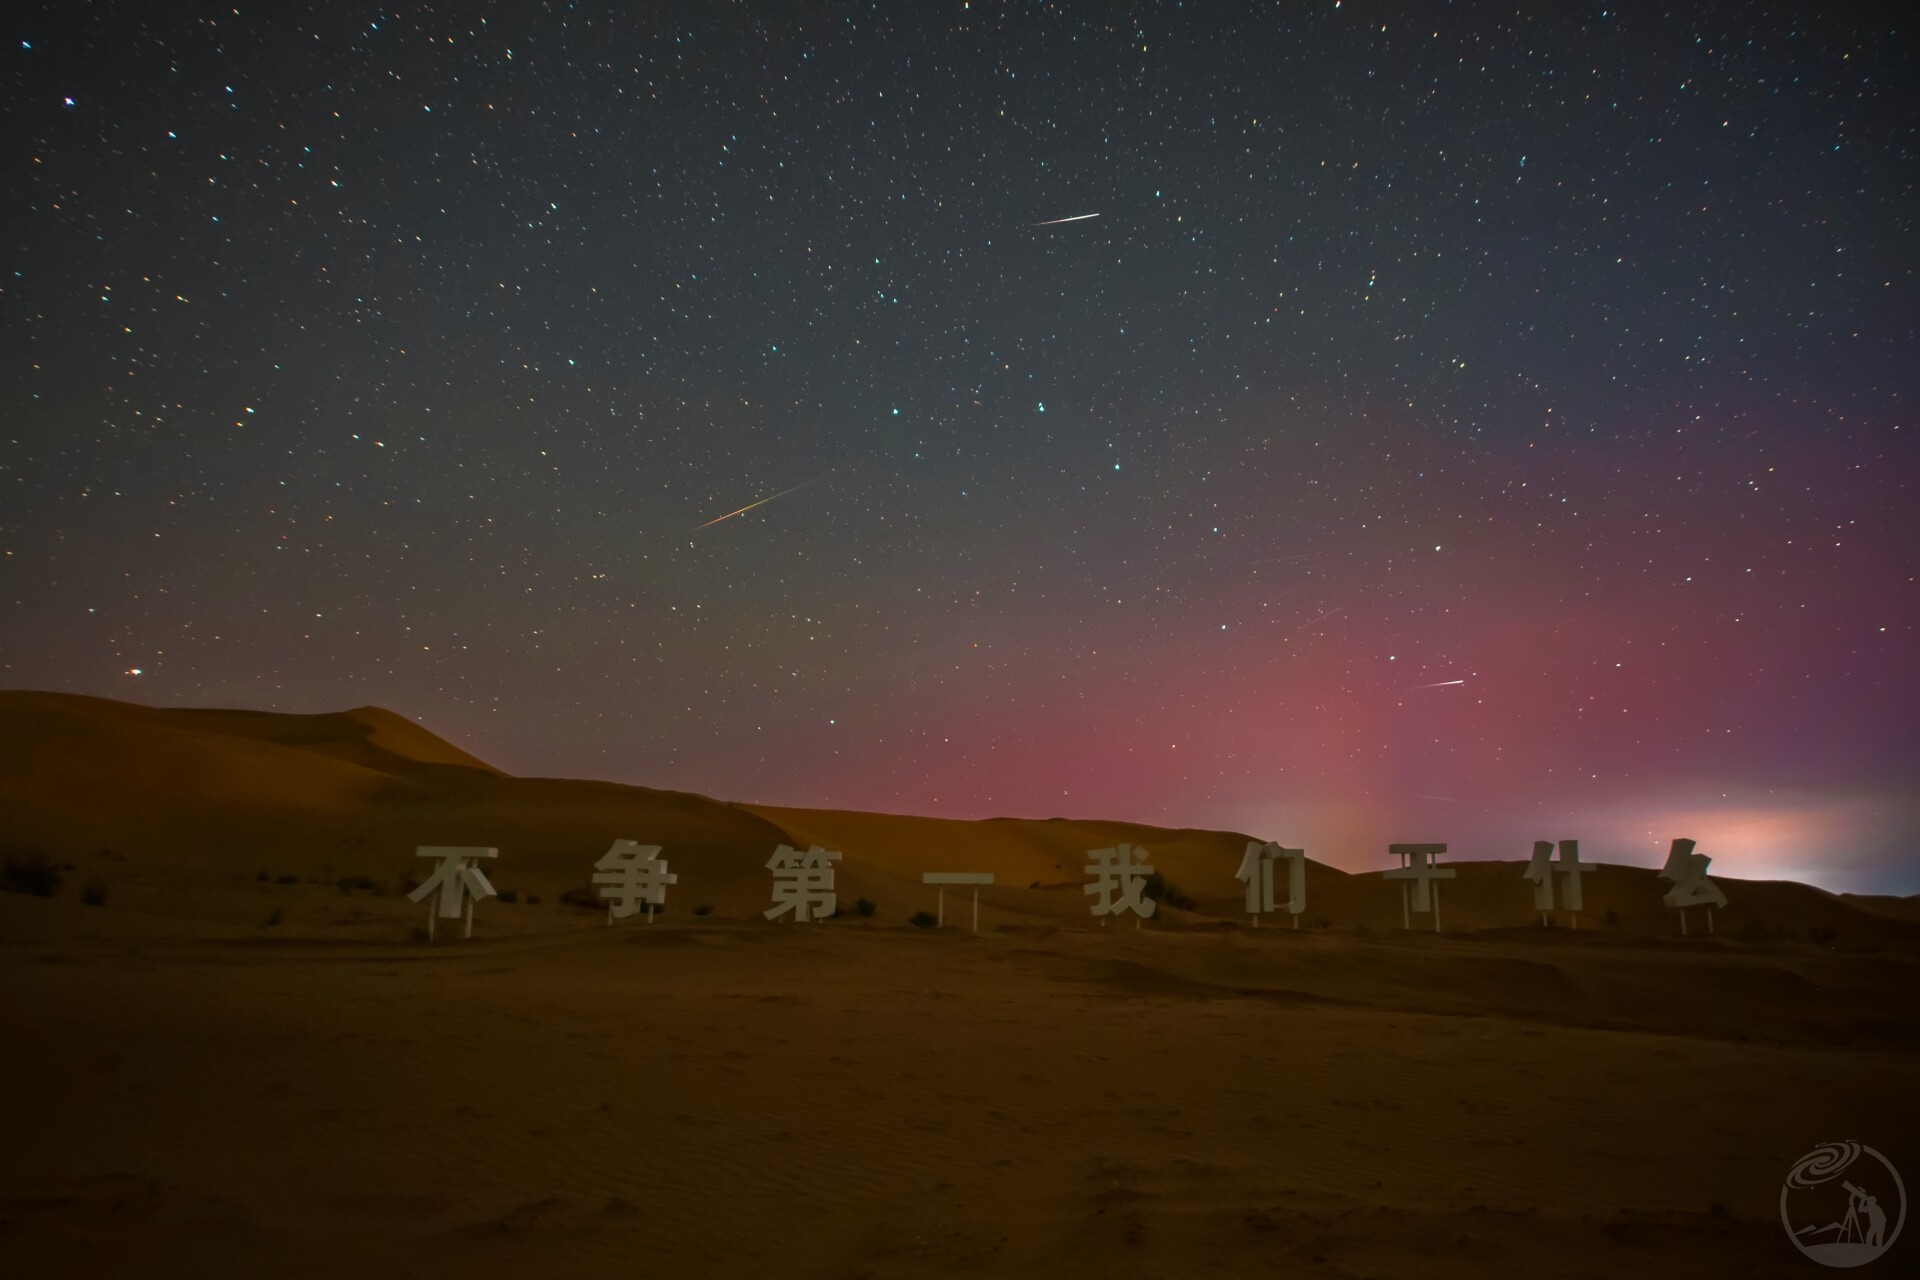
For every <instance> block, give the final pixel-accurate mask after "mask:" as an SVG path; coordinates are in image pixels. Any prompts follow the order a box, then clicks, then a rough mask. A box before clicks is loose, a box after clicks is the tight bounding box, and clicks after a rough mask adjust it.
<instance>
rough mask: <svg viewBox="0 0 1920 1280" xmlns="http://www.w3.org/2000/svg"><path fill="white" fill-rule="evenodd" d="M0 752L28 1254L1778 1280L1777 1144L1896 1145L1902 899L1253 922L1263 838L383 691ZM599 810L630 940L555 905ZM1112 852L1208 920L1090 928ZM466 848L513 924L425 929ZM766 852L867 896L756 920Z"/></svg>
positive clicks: (136, 719)
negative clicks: (700, 769)
mask: <svg viewBox="0 0 1920 1280" xmlns="http://www.w3.org/2000/svg"><path fill="white" fill-rule="evenodd" d="M0 730H4V732H0V752H3V753H4V757H0V804H4V814H5V817H4V822H5V831H4V836H3V837H0V838H4V840H5V841H7V842H8V843H9V844H10V845H11V846H13V848H14V850H15V851H16V852H18V851H19V850H20V849H23V848H25V849H38V850H42V851H45V852H47V853H49V854H50V855H51V856H52V858H53V859H54V860H55V862H56V864H65V865H66V866H67V867H68V868H69V869H68V870H66V871H65V872H64V879H63V883H62V885H61V886H60V888H59V890H58V891H57V892H56V893H55V894H54V895H53V896H51V897H37V896H30V895H25V894H21V893H0V1025H4V1026H6V1027H7V1029H8V1034H9V1041H8V1043H9V1052H7V1053H6V1054H4V1055H0V1096H5V1097H7V1098H8V1099H9V1100H10V1101H11V1102H12V1103H13V1106H12V1107H11V1109H10V1111H9V1116H8V1121H9V1123H8V1129H7V1135H6V1142H5V1143H4V1144H0V1265H4V1266H5V1268H6V1270H7V1274H9V1275H23V1276H61V1277H68V1276H94V1275H100V1276H119V1275H127V1274H140V1275H145V1276H155V1277H168V1276H183V1277H184V1276H195V1277H200V1276H208V1275H258V1274H265V1273H272V1274H287V1275H294V1276H305V1275H313V1276H334V1275H347V1274H351V1275H356V1276H360V1277H368V1276H388V1275H392V1276H428V1275H458V1276H465V1277H494V1276H499V1277H509V1276H523V1275H547V1274H563V1273H564V1274H603V1273H604V1274H620V1275H632V1274H640V1275H661V1276H676V1277H678V1276H732V1275H778V1276H787V1275H795V1276H821V1277H851V1276H864V1277H921V1276H943V1275H1033V1276H1047V1277H1055V1276H1079V1275H1086V1276H1100V1277H1115V1276H1164V1275H1188V1274H1192V1275H1209V1276H1213V1275H1250V1274H1267V1273H1275V1274H1295V1273H1307V1274H1317V1275H1326V1276H1371V1275H1419V1276H1453V1275H1460V1276H1467V1275H1476V1276H1477V1275H1487V1274H1501V1275H1507V1274H1549V1275H1624V1274H1649V1275H1663V1274H1673V1275H1689V1276H1691V1275H1696V1274H1701V1273H1706V1274H1729V1275H1733V1274H1737V1275H1742V1276H1751V1275H1771V1274H1795V1275H1804V1274H1808V1271H1807V1265H1808V1264H1806V1263H1805V1261H1804V1260H1803V1259H1801V1258H1800V1256H1799V1255H1798V1254H1797V1253H1795V1252H1794V1251H1793V1249H1792V1247H1791V1245H1790V1244H1789V1243H1788V1242H1787V1240H1786V1237H1785V1235H1784V1233H1783V1232H1782V1230H1781V1228H1780V1226H1779V1223H1778V1221H1777V1218H1776V1216H1775V1215H1776V1213H1777V1198H1778V1194H1779V1184H1780V1178H1781V1176H1782V1175H1783V1174H1784V1171H1785V1170H1786V1169H1787V1168H1788V1167H1789V1166H1790V1165H1791V1163H1792V1162H1793V1161H1794V1160H1795V1159H1797V1158H1798V1157H1799V1156H1800V1155H1802V1154H1803V1153H1804V1152H1805V1151H1807V1150H1808V1149H1809V1148H1811V1147H1812V1146H1813V1145H1814V1144H1815V1143H1818V1142H1822V1141H1829V1140H1832V1139H1834V1138H1836V1137H1856V1138H1858V1139H1860V1140H1862V1141H1865V1142H1868V1143H1869V1144H1871V1145H1874V1146H1876V1147H1877V1148H1879V1149H1881V1150H1883V1151H1886V1152H1888V1153H1889V1154H1890V1155H1891V1156H1892V1157H1893V1158H1894V1159H1895V1160H1896V1162H1897V1163H1904V1164H1905V1166H1906V1167H1907V1168H1908V1169H1909V1170H1912V1169H1914V1168H1916V1167H1920V1102H1916V1100H1920V1065H1917V1064H1920V1056H1916V1052H1915V1051H1916V1049H1920V1009H1916V1007H1915V1006H1914V1004H1913V1002H1912V1001H1911V999H1910V998H1908V993H1909V992H1910V991H1911V989H1912V987H1913V985H1914V982H1915V979H1916V977H1920V946H1916V937H1920V920H1916V919H1915V914H1916V913H1914V912H1913V911H1912V910H1911V903H1910V901H1908V900H1900V899H1863V898H1853V897H1844V898H1843V897H1836V896H1834V895H1831V894H1827V893H1824V892H1822V891H1820V890H1817V889H1813V888H1810V887H1808V886H1805V885H1797V884H1782V883H1761V882H1742V881H1737V880H1723V883H1724V884H1725V885H1726V888H1727V892H1728V894H1729V897H1730V898H1731V899H1732V905H1731V906H1730V907H1729V908H1728V909H1727V910H1726V911H1724V912H1722V913H1720V916H1719V919H1718V920H1717V921H1716V926H1717V931H1716V933H1715V935H1714V936H1713V937H1711V938H1706V937H1700V936H1694V937H1690V938H1686V939H1682V938H1680V937H1678V936H1677V935H1676V932H1675V929H1674V922H1673V920H1672V918H1671V913H1669V912H1666V911H1665V910H1664V909H1663V908H1662V907H1661V906H1660V904H1659V894H1660V891H1661V889H1662V887H1663V886H1662V885H1661V884H1660V883H1659V882H1657V881H1656V880H1655V879H1654V877H1653V873H1652V872H1650V871H1648V870H1645V869H1643V868H1633V867H1619V866H1606V865H1603V866H1602V867H1601V868H1600V870H1599V871H1597V872H1596V873H1595V874H1593V875H1592V876H1590V877H1588V881H1587V885H1586V892H1587V899H1588V909H1587V911H1586V912H1585V915H1584V919H1583V920H1582V921H1581V922H1580V923H1581V927H1580V928H1579V929H1577V930H1576V929H1570V928H1567V927H1565V926H1566V925H1567V924H1568V923H1569V922H1568V921H1567V920H1566V919H1565V918H1564V917H1563V918H1562V919H1561V921H1560V922H1559V923H1560V927H1556V928H1553V929H1550V930H1543V929H1540V928H1538V927H1537V925H1536V923H1535V920H1534V915H1533V911H1532V906H1531V902H1532V897H1531V890H1530V887H1529V886H1527V885H1526V884H1525V883H1524V882H1523V881H1521V880H1520V878H1519V872H1520V868H1521V865H1522V864H1521V863H1519V862H1517V861H1505V862H1474V861H1463V862H1458V863H1455V864H1454V865H1455V866H1456V868H1457V870H1458V873H1459V876H1458V879H1457V880H1455V881H1453V882H1451V883H1449V884H1447V885H1446V886H1445V888H1444V889H1443V891H1442V893H1443V896H1442V909H1443V913H1444V919H1445V922H1446V924H1447V928H1448V932H1447V933H1445V934H1442V935H1438V936H1436V935H1434V934H1432V933H1430V932H1424V931H1423V928H1424V926H1425V924H1426V921H1425V920H1424V919H1419V918H1416V925H1417V926H1420V927H1416V929H1414V930H1413V931H1402V930H1401V929H1400V928H1399V924H1400V907H1399V894H1398V888H1397V886H1396V885H1393V884H1391V883H1388V882H1385V881H1382V880H1381V879H1380V877H1379V875H1378V873H1371V874H1364V875H1349V874H1346V873H1343V872H1341V871H1339V870H1337V869H1335V868H1332V867H1328V866H1324V865H1319V864H1315V865H1314V866H1313V867H1312V868H1311V870H1310V880H1309V886H1310V887H1309V894H1310V899H1311V901H1310V910H1309V912H1308V913H1307V918H1306V921H1307V926H1308V927H1306V928H1302V929H1300V930H1298V931H1295V930H1292V929H1288V928H1275V927H1272V926H1273V924H1274V923H1275V922H1271V921H1270V922H1269V924H1268V927H1264V928H1261V929H1259V930H1254V929H1251V928H1249V927H1247V923H1246V922H1245V920H1244V918H1243V917H1242V915H1241V910H1240V906H1241V893H1240V887H1239V885H1238V884H1237V882H1235V881H1234V880H1233V879H1232V873H1233V870H1234V869H1235V867H1236V866H1237V865H1238V861H1239V855H1240V852H1241V850H1242V848H1243V847H1244V844H1245V841H1246V839H1247V836H1246V835H1244V834H1241V833H1233V832H1215V831H1199V830H1163V829H1159V828H1153V827H1142V826H1133V825H1129V824H1123V823H1110V822H1097V821H1081V820H1051V821H1025V820H1017V819H996V820H991V821H984V822H956V821H949V820H944V819H930V818H915V817H903V816H897V815H884V814H869V813H851V812H839V811H829V810H807V809H791V808H773V807H763V806H752V805H740V804H731V803H727V802H723V801H718V800H713V799H708V798H706V797H703V796H697V795H688V794H684V793H677V792H668V791H655V790H649V789H647V788H642V787H628V786H616V785H613V784H608V783H596V782H579V781H566V780H558V779H540V778H515V777H510V776H508V775H505V774H502V773H500V772H499V771H497V770H494V769H491V768H489V767H488V766H486V765H485V764H484V763H482V762H480V761H478V760H475V759H473V758H472V757H470V756H467V755H465V754H464V753H462V752H460V751H458V750H457V749H456V748H453V747H451V746H449V745H448V744H446V743H443V742H441V741H440V740H439V739H437V738H435V737H433V736H432V735H431V734H429V733H427V732H426V731H425V730H423V729H420V728H419V727H417V726H415V725H412V724H410V723H408V722H407V721H405V720H404V719H402V718H400V717H397V716H392V715H391V714H389V713H386V712H381V711H379V710H378V709H372V708H367V709H361V710H357V711H352V712H345V713H340V714H337V715H322V716H279V715H268V714H262V713H250V712H200V711H173V710H156V709H152V708H145V707H135V706H130V705H128V704H123V703H115V702H108V701H103V700H99V699H88V698H76V697H69V696H64V695H52V694H29V693H9V694H0ZM1255 834H1263V833H1255ZM1274 834H1284V833H1274ZM1421 834H1426V833H1421ZM617 836H631V837H638V838H641V839H645V840H649V841H653V842H657V843H660V844H662V845H664V846H666V848H667V850H668V854H667V856H668V858H669V860H670V861H671V862H672V864H673V866H674V867H675V869H676V870H677V871H678V872H679V873H680V874H681V883H680V885H679V886H678V887H677V888H676V889H675V891H674V895H673V897H671V898H670V899H669V909H668V911H667V913H666V914H665V915H664V916H663V917H662V918H661V920H660V921H659V922H658V923H655V924H652V925H645V924H639V923H628V924H625V925H623V926H622V927H620V928H606V927H604V925H603V922H602V918H601V916H600V915H599V914H598V913H597V912H596V911H595V910H593V909H592V908H591V907H588V908H585V909H583V908H580V907H575V906H569V905H566V904H565V903H563V902H562V901H560V895H561V894H562V893H563V892H564V891H565V890H567V889H569V888H574V887H577V886H582V885H585V884H586V882H587V880H588V876H589V867H590V864H591V861H592V859H593V858H594V857H596V856H597V855H598V854H599V853H600V852H601V851H603V850H604V849H605V848H606V846H607V843H608V842H609V841H610V840H611V839H613V838H614V837H617ZM1121 841H1126V842H1131V843H1137V844H1141V845H1143V846H1145V847H1146V848H1147V849H1148V850H1149V852H1150V855H1151V857H1152V859H1153V861H1154V862H1155V864H1156V865H1157V866H1159V867H1160V869H1161V870H1162V871H1163V872H1164V873H1165V874H1166V875H1167V876H1168V877H1169V878H1170V879H1171V880H1172V881H1173V882H1175V883H1176V884H1177V885H1179V886H1180V887H1181V888H1182V889H1184V890H1185V891H1186V892H1187V893H1188V894H1190V895H1191V896H1192V898H1193V899H1194V907H1193V909H1192V910H1173V909H1170V908H1169V909H1166V910H1164V911H1162V912H1161V913H1160V914H1159V915H1158V916H1157V917H1156V918H1155V920H1154V921H1153V923H1152V926H1151V927H1149V928H1147V929H1144V930H1139V931H1136V930H1134V929H1132V928H1128V927H1122V928H1117V929H1116V928H1107V929H1101V928H1098V927H1093V926H1092V922H1091V921H1090V919H1089V917H1088V915H1087V912H1086V905H1087V902H1086V898H1085V895H1084V894H1083V893H1082V892H1081V885H1082V882H1083V877H1082V874H1081V870H1080V868H1081V867H1082V866H1083V865H1084V861H1085V853H1086V850H1087V849H1089V848H1094V847H1100V846H1105V845H1110V844H1113V843H1116V842H1121ZM466 842H472V843H484V844H489V845H495V846H497V847H499V848H500V849H501V853H502V856H501V858H500V862H499V866H498V868H497V869H496V874H495V880H496V883H498V884H499V885H500V886H501V887H502V888H504V889H510V890H512V891H514V893H515V896H516V898H517V900H516V901H514V902H511V903H509V902H504V901H490V902H488V903H486V904H485V905H484V906H483V908H482V909H481V912H480V929H479V931H478V934H477V935H476V937H475V938H474V939H473V940H472V941H471V942H454V941H449V940H447V939H444V938H443V940H442V941H441V942H440V943H438V944H432V945H429V944H425V943H422V942H419V941H414V940H411V938H410V935H411V933H412V931H413V929H414V928H415V927H416V926H417V925H418V923H419V922H420V919H421V915H420V911H419V909H417V908H416V907H414V906H413V905H412V904H410V903H408V902H406V901H405V899H404V898H403V897H402V896H401V894H400V889H401V882H402V878H403V877H404V876H405V875H406V874H408V873H409V872H410V871H413V870H414V869H415V859H414V858H413V848H414V846H415V845H416V844H421V843H466ZM781 842H787V843H793V844H797V845H805V844H809V843H813V842H818V843H820V844H823V845H828V846H831V847H834V848H838V849H841V850H843V851H844V852H845V855H846V861H845V864H844V872H843V876H842V883H841V888H842V896H843V899H845V900H847V901H849V902H850V901H851V900H852V899H853V898H854V897H856V896H860V897H866V898H868V899H869V900H871V901H873V902H874V903H876V904H877V910H876V912H875V914H874V915H873V916H872V917H871V918H866V917H861V916H858V915H855V914H853V913H851V912H848V913H846V914H843V915H842V916H841V917H840V918H839V919H836V920H832V921H828V922H825V923H821V924H817V925H810V926H806V927H798V926H792V925H773V924H768V923H766V922H765V921H763V920H762V919H760V916H759V912H760V909H761V908H762V907H763V906H764V905H765V904H766V902H767V875H766V872H765V869H764V866H763V864H764V862H765V860H766V857H767V855H768V853H769V852H770V851H771V849H772V848H773V846H774V845H776V844H778V843H781ZM1382 852H1383V853H1384V851H1382ZM1381 861H1382V862H1385V861H1386V859H1385V858H1384V857H1383V858H1382V859H1381ZM928 869H934V870H941V869H970V870H971V869H979V870H991V871H993V872H994V873H995V875H996V876H997V877H998V878H999V881H1000V883H998V884H996V885H995V886H994V887H993V888H992V889H991V890H989V891H988V892H987V893H986V894H985V895H984V897H983V903H984V906H985V911H984V913H983V914H984V916H985V920H984V925H985V929H984V931H983V933H982V934H981V935H979V936H974V935H971V934H969V933H966V932H964V931H961V930H957V929H949V930H947V931H945V932H939V933H936V932H930V931H926V930H921V929H915V928H912V927H909V926H908V925H907V924H906V923H905V922H906V917H907V915H908V914H909V913H910V912H913V911H917V910H921V909H923V908H926V907H929V906H930V905H931V902H932V893H931V891H930V890H928V889H926V888H925V887H924V886H922V885H921V884H920V883H919V876H920V873H921V872H922V871H923V870H928ZM343 877H344V878H346V882H345V883H344V884H343V883H342V878H343ZM355 877H365V880H366V882H367V883H370V884H371V885H372V886H373V888H372V889H367V888H362V887H356V884H355V882H354V878H355ZM89 880H93V881H97V882H98V884H99V886H100V887H101V888H103V889H104V891H105V893H106V899H107V900H106V903H105V905H103V906H90V905H87V904H86V903H85V902H84V901H83V900H82V897H81V888H82V886H83V885H84V884H85V883H86V882H87V881H89ZM531 894H537V895H538V896H539V897H540V899H541V901H540V902H539V903H537V904H534V903H530V902H529V901H528V900H527V899H528V896H529V895H531ZM696 904H699V905H706V906H710V907H711V908H712V911H711V912H710V913H709V914H705V915H700V916H696V915H694V914H692V910H691V909H692V907H693V906H695V905H696ZM1903 1157H1904V1159H1903ZM1910 1176H1911V1175H1910ZM1901 1247H1902V1248H1903V1249H1904V1248H1906V1247H1907V1245H1906V1242H1904V1241H1903V1244H1902V1246H1901ZM1882 1265H1883V1266H1884V1265H1887V1264H1882ZM1893 1265H1895V1266H1897V1265H1898V1263H1897V1261H1893ZM1889 1274H1891V1273H1889Z"/></svg>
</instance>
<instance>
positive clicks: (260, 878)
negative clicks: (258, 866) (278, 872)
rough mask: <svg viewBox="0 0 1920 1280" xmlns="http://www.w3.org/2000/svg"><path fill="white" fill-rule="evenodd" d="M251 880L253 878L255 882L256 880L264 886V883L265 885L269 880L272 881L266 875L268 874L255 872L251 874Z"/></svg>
mask: <svg viewBox="0 0 1920 1280" xmlns="http://www.w3.org/2000/svg"><path fill="white" fill-rule="evenodd" d="M253 878H254V879H255V880H258V881H259V882H260V883H261V884H265V883H266V882H267V881H269V880H271V879H273V877H272V876H270V875H268V874H267V873H266V872H264V871H256V872H254V873H253Z"/></svg>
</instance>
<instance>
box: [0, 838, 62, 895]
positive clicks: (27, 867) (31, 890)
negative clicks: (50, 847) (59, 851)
mask: <svg viewBox="0 0 1920 1280" xmlns="http://www.w3.org/2000/svg"><path fill="white" fill-rule="evenodd" d="M59 888H60V871H59V868H57V867H55V866H54V865H53V859H52V858H49V857H48V856H47V855H46V854H45V853H43V852H41V851H40V850H38V849H9V850H7V853H6V855H5V857H4V858H0V889H5V890H6V891H7V892H8V893H25V894H31V895H32V896H33V897H36V898H51V897H52V896H53V895H54V894H55V893H56V892H57V891H58V890H59Z"/></svg>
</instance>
